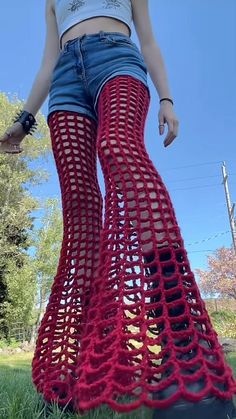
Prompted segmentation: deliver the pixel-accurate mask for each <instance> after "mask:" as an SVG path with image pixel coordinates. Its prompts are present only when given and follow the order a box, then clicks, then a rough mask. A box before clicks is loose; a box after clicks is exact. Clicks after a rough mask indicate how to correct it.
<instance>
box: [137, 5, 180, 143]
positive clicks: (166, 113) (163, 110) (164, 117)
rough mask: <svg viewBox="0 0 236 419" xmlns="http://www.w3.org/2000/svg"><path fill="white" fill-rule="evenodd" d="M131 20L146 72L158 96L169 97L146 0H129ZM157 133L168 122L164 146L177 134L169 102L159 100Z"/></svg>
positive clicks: (175, 122)
mask: <svg viewBox="0 0 236 419" xmlns="http://www.w3.org/2000/svg"><path fill="white" fill-rule="evenodd" d="M131 2H132V11H133V22H134V26H135V30H136V32H137V35H138V38H139V41H140V46H141V52H142V55H143V58H144V61H145V63H146V65H147V69H148V72H149V74H150V77H151V79H152V81H153V84H154V86H155V88H156V90H157V93H158V95H159V98H160V99H162V98H164V97H167V98H171V94H170V89H169V86H168V80H167V74H166V70H165V65H164V61H163V58H162V55H161V51H160V48H159V46H158V45H157V42H156V40H155V38H154V35H153V32H152V25H151V20H150V16H149V11H148V0H131ZM158 120H159V133H160V135H162V134H164V127H165V125H164V124H165V123H167V124H168V132H167V135H166V137H165V139H164V146H165V147H167V146H168V145H170V144H171V143H172V142H173V140H174V139H175V137H176V136H177V134H178V126H179V121H178V120H177V118H176V115H175V113H174V111H173V106H172V104H171V102H169V101H167V100H165V101H162V102H161V106H160V110H159V112H158Z"/></svg>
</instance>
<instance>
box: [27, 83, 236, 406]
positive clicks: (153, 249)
mask: <svg viewBox="0 0 236 419" xmlns="http://www.w3.org/2000/svg"><path fill="white" fill-rule="evenodd" d="M149 102H150V96H149V92H148V90H147V89H146V87H145V86H144V84H143V83H142V82H140V81H139V80H137V79H135V78H133V77H131V76H118V77H115V78H113V79H111V80H109V81H108V82H107V83H106V84H105V86H104V87H103V89H102V91H101V93H100V96H99V102H98V120H99V123H98V127H97V128H98V129H97V132H96V126H95V122H94V121H93V120H92V119H90V118H88V117H86V116H82V115H79V114H76V113H73V112H66V111H57V112H54V113H53V114H52V116H51V117H50V120H49V126H50V132H51V139H52V146H53V153H54V157H55V161H56V165H57V170H58V173H59V179H60V185H61V190H62V202H63V219H64V236H63V242H62V249H61V256H60V260H59V266H58V271H57V274H56V276H55V278H54V282H53V285H52V291H51V295H50V299H49V303H48V305H47V308H46V312H45V314H44V317H43V319H42V322H41V325H40V329H39V332H38V338H37V342H36V350H35V354H34V358H33V363H32V366H33V382H34V384H35V386H36V388H37V390H38V391H40V392H41V393H43V396H44V398H45V399H46V400H47V401H52V400H57V401H58V403H59V405H61V406H64V405H65V404H66V403H68V402H71V403H72V404H73V407H74V409H75V410H77V411H80V412H81V413H82V412H84V411H86V410H88V409H91V408H94V407H97V406H99V405H101V404H102V403H107V404H108V405H110V407H111V408H113V409H114V410H116V411H118V412H122V411H129V410H132V409H135V408H137V407H139V406H140V405H141V404H145V405H147V406H149V407H153V408H154V407H159V408H165V407H168V406H170V405H171V404H172V403H174V402H176V401H177V400H180V399H183V398H184V399H186V400H189V401H193V402H197V401H199V400H201V399H203V398H204V397H207V396H209V395H214V396H216V397H219V398H222V399H230V398H231V397H232V395H233V393H234V392H235V390H236V388H235V382H234V379H233V376H232V371H231V369H230V367H229V366H228V365H227V364H226V362H225V360H224V355H223V351H222V347H221V346H220V344H219V342H218V339H217V334H216V332H215V331H214V329H213V327H212V324H211V322H210V318H209V315H208V313H207V311H206V308H205V304H204V302H203V300H202V299H201V296H200V292H199V290H198V287H197V285H196V281H195V278H194V275H193V273H192V271H191V268H190V264H189V260H188V257H187V253H186V250H185V248H184V242H183V239H182V237H181V231H180V228H179V226H178V223H177V220H176V216H175V211H174V208H173V205H172V203H171V199H170V196H169V194H168V191H167V189H166V187H165V185H164V183H163V181H162V179H161V176H160V175H159V173H158V172H157V170H156V168H155V167H154V165H153V163H152V161H151V160H150V158H149V155H148V153H147V151H146V148H145V144H144V126H145V120H146V116H147V112H148V108H149ZM96 148H97V151H98V156H99V160H100V163H101V167H102V171H103V174H104V181H105V187H106V194H105V215H104V225H102V197H101V193H100V190H99V186H98V182H97V175H96V161H95V160H96Z"/></svg>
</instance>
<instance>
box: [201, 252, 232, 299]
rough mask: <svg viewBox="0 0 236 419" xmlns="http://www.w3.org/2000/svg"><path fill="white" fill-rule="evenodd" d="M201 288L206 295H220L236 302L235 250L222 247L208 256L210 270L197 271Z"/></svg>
mask: <svg viewBox="0 0 236 419" xmlns="http://www.w3.org/2000/svg"><path fill="white" fill-rule="evenodd" d="M196 273H197V274H198V275H199V277H200V283H199V286H200V288H201V289H202V290H203V292H204V293H205V294H210V295H213V294H220V296H221V297H224V298H233V299H235V300H236V255H235V253H234V250H233V248H231V249H230V248H225V247H222V248H220V249H217V250H216V251H215V252H214V256H208V270H207V271H203V270H201V269H196Z"/></svg>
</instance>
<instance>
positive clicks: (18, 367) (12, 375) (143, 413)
mask: <svg viewBox="0 0 236 419" xmlns="http://www.w3.org/2000/svg"><path fill="white" fill-rule="evenodd" d="M31 359H32V353H30V354H15V355H11V356H4V355H1V357H0V419H41V418H42V419H43V418H50V419H65V418H68V419H76V418H83V419H118V418H122V419H149V418H150V419H151V417H152V412H151V409H148V408H145V407H142V408H141V409H137V410H135V411H133V412H131V413H123V414H118V413H116V412H114V411H112V410H111V409H110V408H108V407H107V406H102V407H101V408H99V409H94V410H93V411H91V412H90V413H89V414H88V415H84V416H80V415H79V414H72V413H68V412H67V413H64V412H63V410H62V409H60V408H59V407H58V406H57V405H56V404H54V405H52V406H51V407H50V409H49V408H46V406H45V403H44V400H43V398H42V396H41V395H39V394H38V393H37V392H36V390H35V388H34V386H33V384H32V381H31ZM227 360H228V363H229V364H230V365H231V367H232V368H233V369H234V373H235V376H236V353H231V354H230V355H228V356H227Z"/></svg>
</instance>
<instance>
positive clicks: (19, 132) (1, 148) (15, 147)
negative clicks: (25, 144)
mask: <svg viewBox="0 0 236 419" xmlns="http://www.w3.org/2000/svg"><path fill="white" fill-rule="evenodd" d="M25 135H26V134H25V132H24V130H23V128H22V125H21V124H20V123H19V122H16V123H14V124H13V125H12V126H11V127H10V128H7V129H6V131H5V132H4V134H3V135H2V136H1V137H0V153H10V154H19V153H21V152H22V151H23V149H22V148H21V147H20V143H21V141H22V140H23V138H24V137H25Z"/></svg>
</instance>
